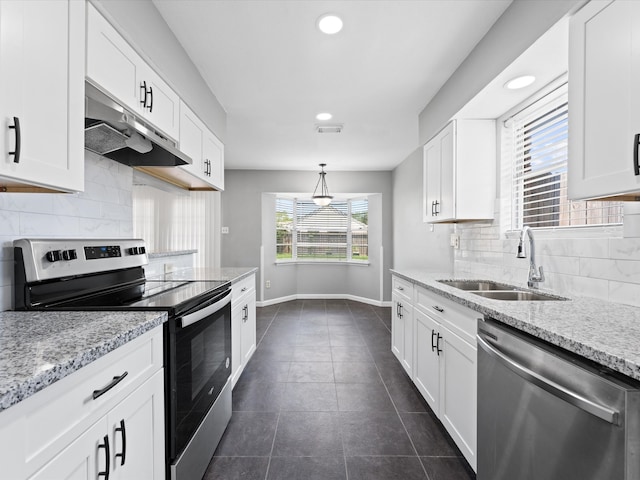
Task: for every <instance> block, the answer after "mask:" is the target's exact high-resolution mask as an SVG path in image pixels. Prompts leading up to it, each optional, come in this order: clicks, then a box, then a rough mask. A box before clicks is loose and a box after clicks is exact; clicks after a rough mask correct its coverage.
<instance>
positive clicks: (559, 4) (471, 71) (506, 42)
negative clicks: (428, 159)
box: [393, 0, 585, 272]
mask: <svg viewBox="0 0 640 480" xmlns="http://www.w3.org/2000/svg"><path fill="white" fill-rule="evenodd" d="M584 3H585V0H554V1H533V0H514V2H513V3H512V4H511V5H510V6H509V8H507V10H505V12H504V13H503V14H502V16H501V17H500V18H499V19H498V20H497V21H496V23H495V24H494V25H493V27H491V30H489V32H488V33H487V34H486V35H485V36H484V38H483V39H482V40H481V41H480V42H478V45H477V46H476V47H475V48H474V50H473V51H472V52H471V54H469V56H468V57H467V58H466V59H465V60H464V61H463V62H462V64H461V65H460V67H458V69H457V70H456V71H455V72H454V73H453V75H452V76H451V77H450V78H449V79H448V80H447V82H446V83H445V84H444V85H443V86H442V88H441V89H440V91H438V93H437V94H436V95H435V96H434V97H433V99H432V100H431V101H430V102H429V103H428V104H427V106H426V107H425V108H424V110H423V111H422V112H421V113H420V116H419V145H424V144H425V143H426V142H427V141H429V139H430V138H431V137H433V136H434V135H435V134H436V133H437V132H438V131H439V130H440V129H441V128H442V127H443V126H444V125H445V124H446V123H447V122H448V121H449V120H450V119H451V118H452V117H453V116H454V115H455V114H456V113H457V112H458V111H459V110H460V109H461V108H462V107H463V106H464V105H465V104H466V103H467V102H468V101H469V100H471V99H472V98H473V97H474V96H475V95H476V94H478V93H479V92H480V91H481V90H482V89H483V88H484V87H485V86H486V85H487V84H488V83H489V82H491V80H493V79H494V78H495V77H496V76H497V75H498V74H499V73H501V72H502V71H503V70H504V69H505V68H506V67H507V66H508V65H509V64H511V62H513V61H514V60H515V59H516V58H517V57H518V56H519V55H521V54H522V53H523V52H524V51H525V50H526V49H527V48H528V47H530V46H531V45H532V44H533V43H534V42H535V41H536V40H537V39H538V38H539V37H540V36H541V35H542V34H543V33H545V32H546V31H547V30H548V29H549V28H550V27H551V26H553V25H554V24H555V23H556V22H558V21H559V20H560V19H562V18H563V17H564V16H565V15H567V14H568V13H570V12H572V11H575V10H577V9H578V8H579V7H580V6H581V5H583V4H584ZM496 161H497V159H496ZM421 208H422V147H420V148H418V149H417V150H416V151H415V152H414V153H413V154H411V155H410V156H409V157H408V158H407V159H405V160H404V161H403V162H402V163H401V164H400V165H399V166H398V167H396V169H395V170H394V171H393V238H394V246H393V248H394V251H393V257H394V263H393V265H394V267H395V268H407V267H418V268H425V269H428V270H432V271H433V270H435V271H441V272H452V271H453V250H452V249H451V247H449V234H450V233H451V232H453V227H452V226H451V225H435V226H434V227H433V230H434V231H431V227H430V226H429V225H428V224H424V223H422V212H421Z"/></svg>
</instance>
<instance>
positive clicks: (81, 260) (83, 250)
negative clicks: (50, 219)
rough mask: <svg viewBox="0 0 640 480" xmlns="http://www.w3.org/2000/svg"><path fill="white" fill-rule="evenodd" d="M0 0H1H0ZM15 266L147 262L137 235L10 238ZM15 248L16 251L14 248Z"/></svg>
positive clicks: (85, 267)
mask: <svg viewBox="0 0 640 480" xmlns="http://www.w3.org/2000/svg"><path fill="white" fill-rule="evenodd" d="M0 1H2V0H0ZM13 246H14V250H17V251H16V252H14V256H15V258H16V259H18V264H17V267H16V268H19V269H20V270H23V271H24V277H25V280H26V282H28V283H30V282H36V281H42V280H51V279H56V278H63V277H72V276H77V275H86V274H93V273H98V272H104V271H111V270H120V269H125V268H131V267H143V266H145V265H147V264H148V263H149V259H148V256H147V249H146V247H145V244H144V240H141V239H113V238H111V239H104V238H102V239H100V238H96V239H75V238H72V239H69V238H67V239H65V238H52V239H42V238H37V239H36V238H34V239H29V238H21V239H18V240H14V241H13ZM18 250H19V251H18Z"/></svg>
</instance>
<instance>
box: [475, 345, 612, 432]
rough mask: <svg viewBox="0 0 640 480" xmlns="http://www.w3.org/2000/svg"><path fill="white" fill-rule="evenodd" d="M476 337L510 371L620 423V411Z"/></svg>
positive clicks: (579, 406)
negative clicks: (553, 378) (542, 373)
mask: <svg viewBox="0 0 640 480" xmlns="http://www.w3.org/2000/svg"><path fill="white" fill-rule="evenodd" d="M476 338H477V340H478V345H479V346H480V348H482V349H483V350H484V351H485V352H487V354H489V355H491V356H492V357H494V358H496V359H497V360H499V361H500V362H501V363H503V364H504V365H505V366H506V367H507V368H509V369H510V370H511V371H512V372H514V373H516V374H517V375H519V376H521V377H522V378H524V379H526V380H528V381H529V382H531V383H533V384H534V385H537V386H538V387H540V388H542V389H543V390H545V391H547V392H549V393H550V394H551V395H554V396H556V397H558V398H560V399H562V400H564V401H565V402H567V403H570V404H571V405H573V406H575V407H577V408H580V409H582V410H584V411H585V412H588V413H590V414H591V415H595V416H596V417H598V418H601V419H602V420H604V421H605V422H608V423H611V424H613V425H620V412H617V411H616V410H613V409H611V408H608V407H606V406H603V405H599V404H597V403H595V402H593V401H591V400H589V399H588V398H585V397H583V396H582V395H580V394H579V393H576V392H573V391H571V390H569V389H568V388H566V387H564V386H562V385H560V384H558V383H556V382H554V381H553V380H551V379H549V378H546V377H544V376H542V375H540V374H539V373H536V372H534V371H533V370H531V369H529V368H527V367H525V366H524V365H521V364H519V363H518V362H516V361H514V360H513V359H512V358H510V357H509V356H507V355H506V354H504V353H503V352H501V351H500V350H498V349H497V348H496V347H495V346H494V345H492V344H491V343H489V342H488V341H486V340H485V339H484V338H482V337H481V336H480V335H478V336H477V337H476Z"/></svg>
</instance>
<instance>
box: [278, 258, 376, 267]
mask: <svg viewBox="0 0 640 480" xmlns="http://www.w3.org/2000/svg"><path fill="white" fill-rule="evenodd" d="M275 264H276V266H285V265H348V266H356V267H368V266H369V265H371V263H370V262H368V261H367V262H365V261H353V260H351V261H349V260H334V261H330V260H278V261H276V262H275Z"/></svg>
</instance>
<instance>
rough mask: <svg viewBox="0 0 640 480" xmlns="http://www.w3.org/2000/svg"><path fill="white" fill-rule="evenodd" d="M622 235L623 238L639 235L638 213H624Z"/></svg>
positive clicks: (639, 218)
mask: <svg viewBox="0 0 640 480" xmlns="http://www.w3.org/2000/svg"><path fill="white" fill-rule="evenodd" d="M623 236H624V237H625V238H637V237H640V215H625V217H624V233H623Z"/></svg>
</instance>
